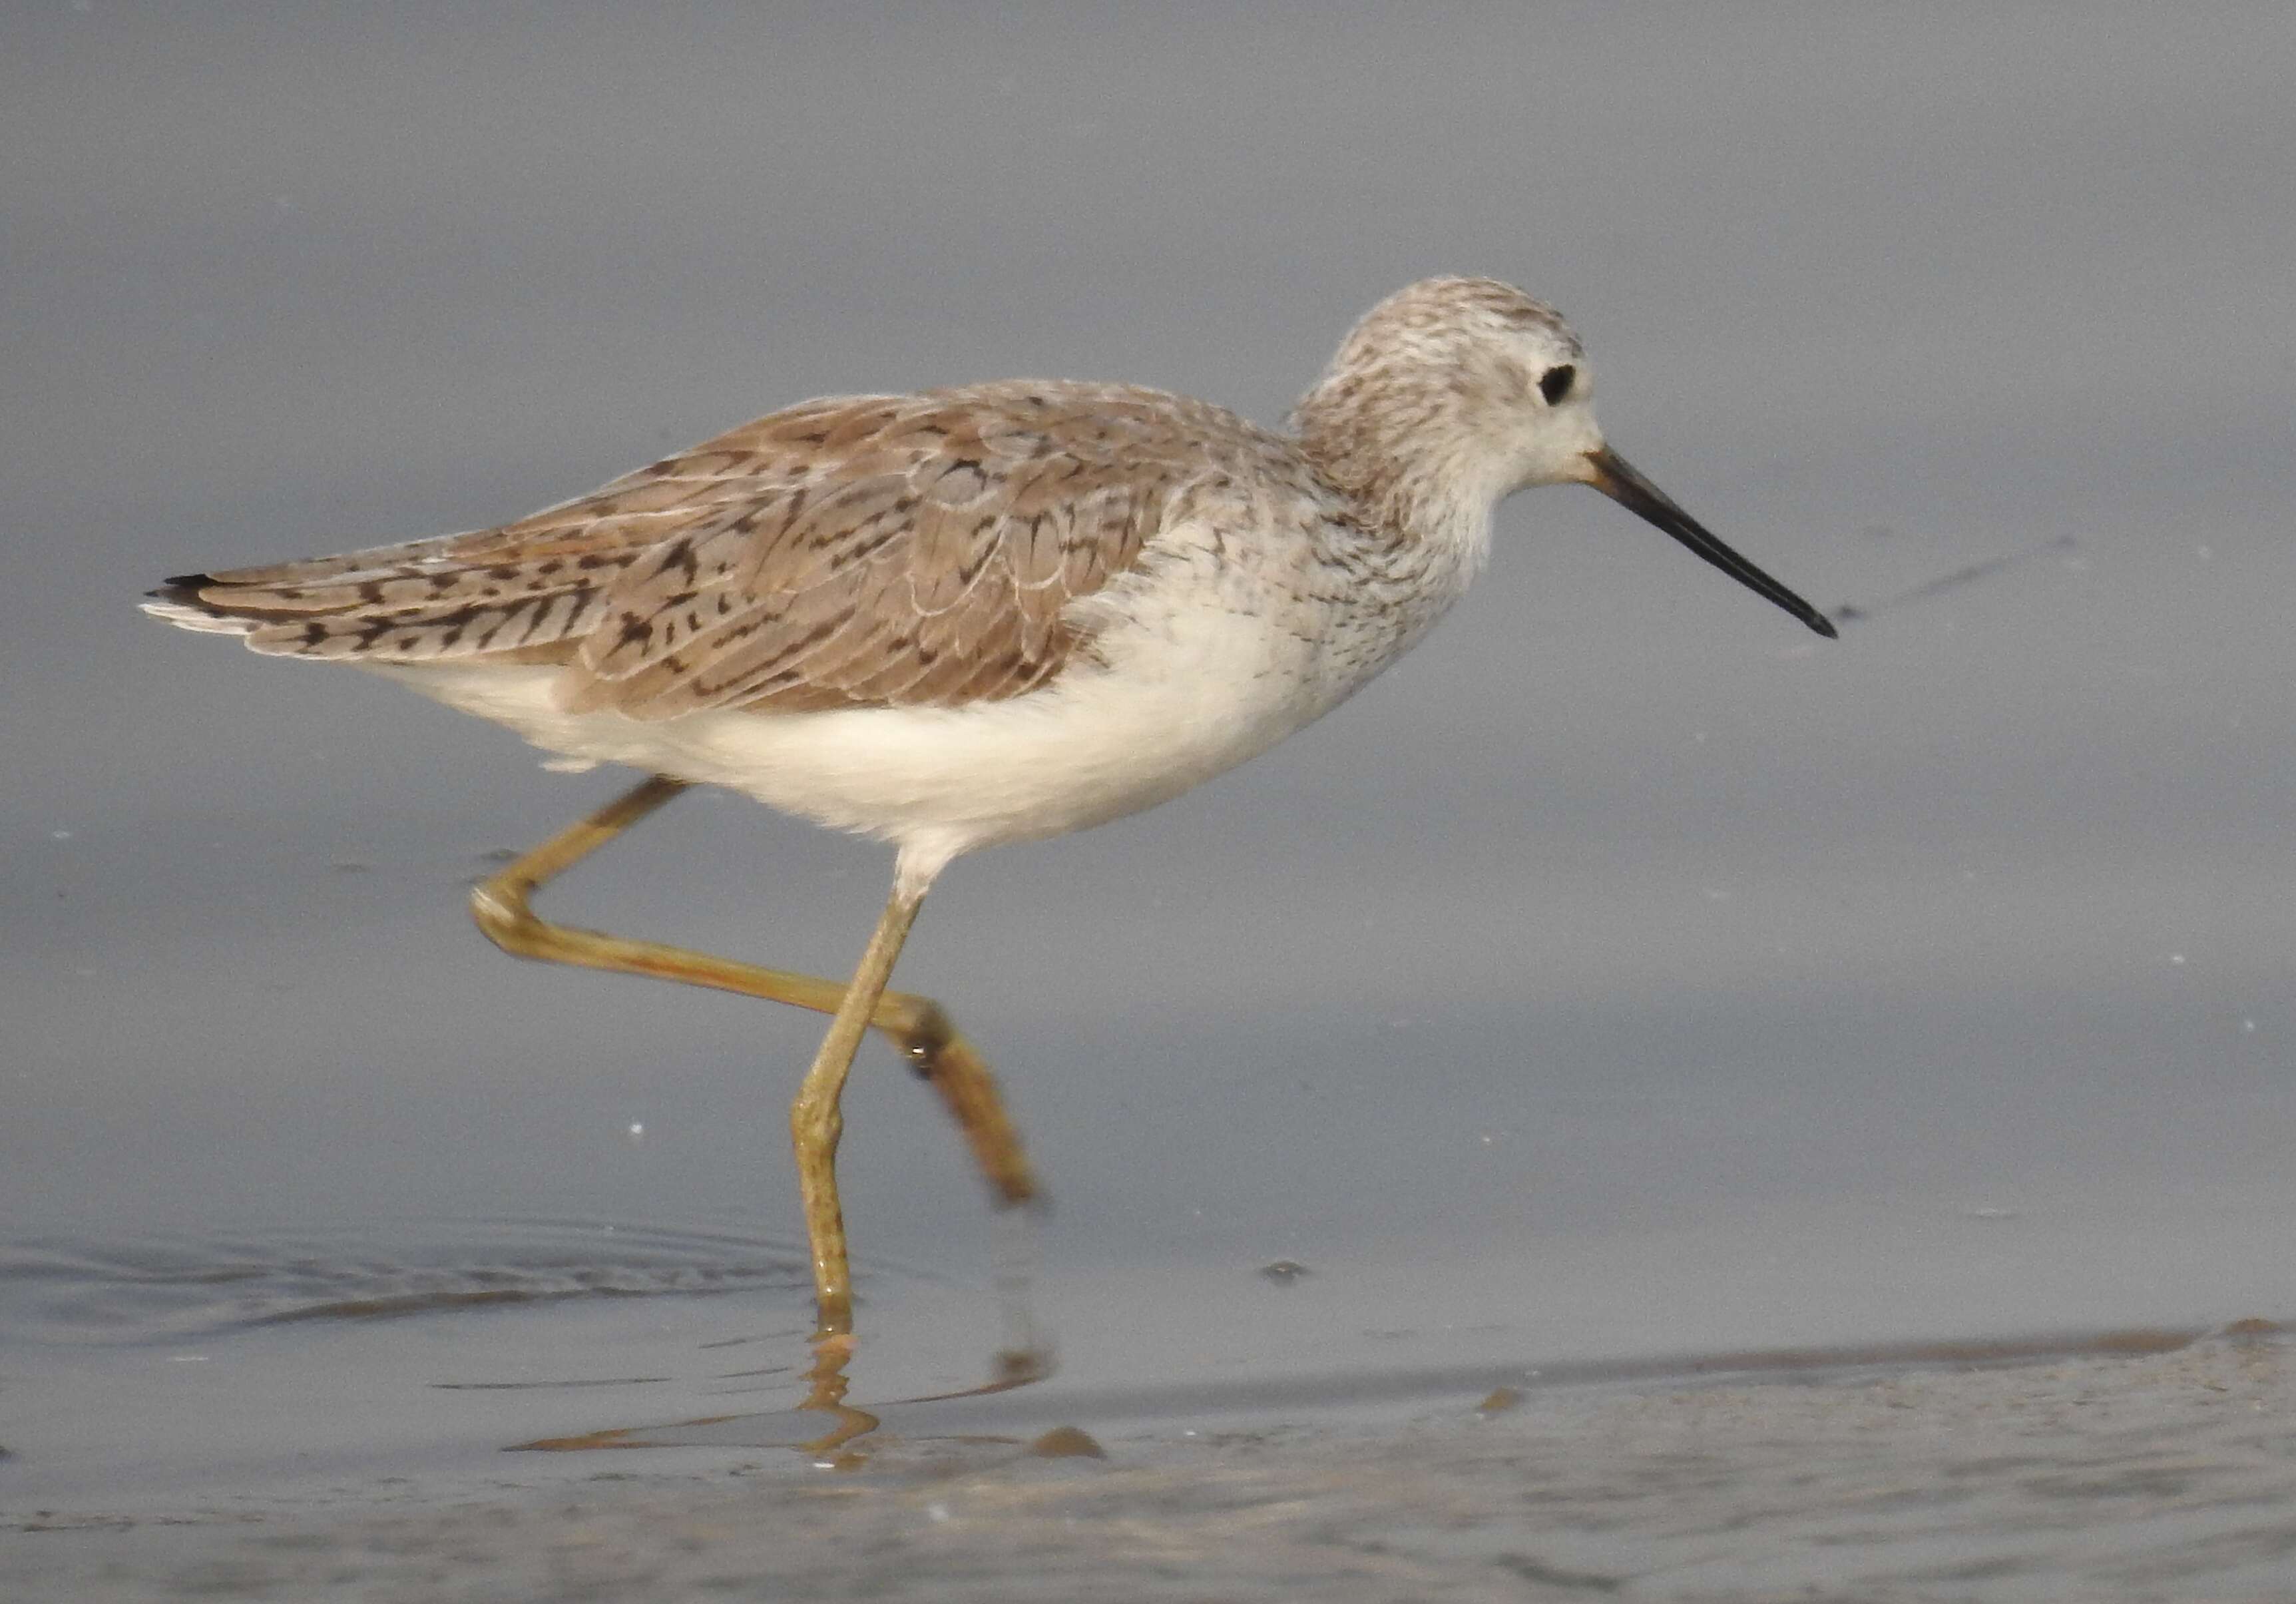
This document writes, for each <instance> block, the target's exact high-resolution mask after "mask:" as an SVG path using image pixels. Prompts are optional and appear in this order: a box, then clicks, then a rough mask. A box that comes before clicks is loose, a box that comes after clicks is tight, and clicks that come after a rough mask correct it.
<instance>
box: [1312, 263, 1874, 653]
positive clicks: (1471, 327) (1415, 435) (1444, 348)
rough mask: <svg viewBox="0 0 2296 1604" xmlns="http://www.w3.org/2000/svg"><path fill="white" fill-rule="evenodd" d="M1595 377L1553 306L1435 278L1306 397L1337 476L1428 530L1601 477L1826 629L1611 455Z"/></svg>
mask: <svg viewBox="0 0 2296 1604" xmlns="http://www.w3.org/2000/svg"><path fill="white" fill-rule="evenodd" d="M1594 393H1595V386H1594V378H1593V375H1592V374H1591V372H1590V371H1589V369H1588V367H1587V356H1586V351H1585V350H1584V348H1582V347H1581V346H1580V344H1579V336H1578V335H1576V334H1574V333H1571V332H1570V325H1568V324H1566V323H1564V322H1563V321H1562V317H1561V316H1560V315H1559V314H1557V313H1556V312H1555V311H1554V308H1551V307H1549V306H1546V305H1545V304H1544V303H1542V302H1540V301H1537V300H1532V299H1531V298H1530V297H1529V296H1528V295H1526V294H1524V293H1523V292H1521V291H1520V290H1518V289H1516V288H1514V287H1513V285H1511V284H1501V283H1499V282H1498V281H1497V279H1489V278H1429V279H1422V280H1421V281H1420V282H1419V283H1417V284H1411V285H1408V286H1406V287H1405V288H1404V289H1401V290H1398V291H1397V292H1395V293H1394V294H1392V295H1390V296H1389V297H1388V298H1387V299H1386V300H1382V301H1381V302H1380V303H1379V305H1377V306H1375V307H1374V308H1372V309H1371V310H1370V311H1369V312H1367V313H1365V315H1364V317H1363V318H1362V320H1361V321H1359V322H1358V323H1357V325H1356V326H1355V327H1354V328H1353V329H1352V330H1350V331H1349V333H1348V337H1347V339H1346V340H1345V341H1342V342H1341V346H1340V349H1339V351H1338V353H1337V354H1336V355H1335V356H1333V358H1332V362H1331V366H1329V367H1327V368H1326V369H1325V370H1324V375H1323V377H1322V378H1320V379H1318V380H1317V381H1316V385H1315V388H1314V389H1312V390H1310V391H1308V393H1307V395H1306V396H1305V397H1303V398H1302V399H1301V400H1300V406H1299V408H1298V410H1297V413H1296V421H1297V423H1298V424H1299V428H1300V440H1301V444H1302V446H1303V448H1305V449H1306V450H1307V452H1308V455H1309V457H1311V458H1312V459H1313V460H1314V461H1315V462H1316V466H1317V468H1318V469H1319V470H1321V471H1322V472H1323V473H1324V476H1325V477H1326V478H1327V479H1329V480H1330V481H1332V482H1333V485H1334V486H1336V487H1337V488H1339V489H1341V490H1343V491H1345V492H1346V493H1348V494H1349V495H1350V496H1351V497H1354V498H1357V499H1358V500H1359V501H1361V502H1363V503H1365V504H1366V506H1367V509H1368V510H1369V511H1371V512H1372V513H1373V514H1374V515H1375V516H1378V517H1380V518H1382V519H1385V520H1387V521H1389V522H1392V523H1394V524H1396V525H1397V526H1398V527H1400V528H1403V529H1405V530H1407V531H1412V532H1415V533H1421V534H1427V533H1433V532H1435V531H1440V530H1446V529H1460V528H1466V529H1474V530H1477V531H1480V530H1481V529H1483V528H1486V527H1488V521H1489V518H1490V514H1491V511H1492V509H1493V508H1495V507H1496V506H1497V505H1498V503H1499V502H1500V501H1502V500H1504V499H1505V498H1507V497H1508V496H1510V495H1512V494H1513V493H1514V492H1515V491H1517V490H1521V489H1529V488H1530V487H1531V486H1533V485H1542V484H1587V485H1592V486H1594V487H1595V489H1598V490H1600V491H1602V492H1603V494H1604V495H1605V496H1608V497H1610V498H1611V499H1612V500H1614V501H1617V502H1619V503H1620V505H1621V506H1626V507H1628V508H1629V509H1631V510H1632V511H1633V512H1635V513H1636V514H1639V515H1641V516H1642V517H1644V518H1645V519H1647V520H1649V521H1650V522H1652V523H1654V524H1656V525H1657V526H1658V527H1659V528H1661V529H1662V530H1664V531H1666V532H1667V533H1668V534H1669V535H1672V536H1673V537H1674V538H1675V539H1677V540H1679V541H1680V542H1682V544H1683V545H1684V546H1685V547H1689V548H1690V550H1691V551H1693V552H1694V553H1696V554H1697V555H1699V556H1700V557H1702V558H1703V559H1704V560H1705V561H1707V562H1709V563H1712V564H1714V566H1716V567H1717V568H1719V569H1721V570H1722V571H1723V572H1725V573H1727V574H1729V575H1730V576H1731V577H1732V578H1733V579H1735V580H1738V581H1739V582H1740V583H1741V584H1743V585H1745V586H1747V587H1748V588H1750V589H1751V590H1753V591H1754V592H1756V593H1757V594H1758V595H1760V596H1765V597H1767V599H1768V600H1770V601H1772V602H1775V604H1777V605H1779V606H1780V607H1783V608H1784V609H1785V610H1786V611H1787V612H1788V613H1792V614H1793V615H1794V616H1795V617H1796V618H1798V619H1800V620H1801V621H1802V622H1803V623H1805V624H1807V625H1808V626H1809V627H1810V628H1811V629H1815V630H1816V631H1817V632H1818V633H1819V634H1821V635H1825V636H1832V635H1833V632H1834V630H1833V625H1832V624H1831V623H1830V622H1828V621H1827V620H1826V619H1825V615H1824V614H1823V613H1819V612H1818V611H1817V610H1816V608H1815V607H1812V606H1811V605H1809V604H1808V602H1805V601H1803V600H1802V599H1801V598H1800V596H1796V595H1795V594H1794V593H1793V592H1792V591H1791V590H1788V589H1787V588H1785V587H1784V586H1783V585H1781V584H1779V583H1778V582H1777V581H1776V580H1774V579H1772V578H1770V576H1769V575H1767V574H1766V573H1764V572H1762V571H1761V570H1760V569H1759V568H1757V567H1755V566H1754V565H1753V564H1752V563H1749V562H1748V561H1746V559H1745V558H1743V557H1742V556H1740V555H1738V554H1737V553H1736V552H1734V551H1732V550H1731V549H1730V548H1729V547H1726V546H1725V545H1723V544H1722V542H1721V541H1719V540H1718V539H1715V538H1714V536H1713V535H1711V534H1710V533H1709V532H1708V531H1706V529H1705V528H1704V527H1703V526H1702V525H1701V524H1700V523H1699V522H1697V521H1696V520H1695V519H1693V518H1692V517H1691V516H1690V514H1687V513H1685V512H1684V511H1683V510H1682V508H1681V507H1679V506H1677V505H1675V503H1674V501H1673V500H1672V499H1671V498H1669V497H1668V496H1667V495H1666V494H1665V493H1664V492H1663V491H1661V489H1659V488H1658V487H1657V486H1656V485H1654V484H1652V482H1651V481H1649V480H1647V479H1645V478H1644V477H1643V475H1642V474H1641V473H1639V472H1637V471H1636V469H1635V468H1634V467H1633V466H1632V465H1630V464H1628V462H1627V460H1626V459H1625V458H1624V457H1620V455H1619V454H1618V453H1617V452H1615V451H1613V450H1611V447H1610V444H1609V442H1608V441H1606V440H1604V439H1603V429H1602V425H1601V424H1598V423H1596V422H1595V406H1594Z"/></svg>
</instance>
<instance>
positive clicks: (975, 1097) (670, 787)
mask: <svg viewBox="0 0 2296 1604" xmlns="http://www.w3.org/2000/svg"><path fill="white" fill-rule="evenodd" d="M684 790H685V781H683V780H675V779H670V778H668V777H665V776H661V775H656V776H655V777H652V779H649V780H647V781H645V782H644V784H642V785H640V786H636V787H635V789H633V790H631V791H629V792H627V793H626V794H623V795H621V796H619V797H617V798H616V799H615V800H614V801H612V802H608V803H607V804H606V805H605V806H604V807H603V808H601V809H599V810H597V811H596V812H594V813H593V814H591V815H590V816H589V817H588V818H585V819H584V820H582V821H581V822H580V823H579V824H577V825H575V826H574V827H572V828H570V829H568V830H565V831H562V832H561V833H560V834H559V835H553V837H551V838H550V839H549V840H548V841H545V842H544V843H542V844H541V845H540V846H538V847H537V848H535V849H534V850H533V851H530V852H529V853H527V854H526V855H525V856H524V857H522V858H520V859H518V860H516V861H514V862H512V863H510V864H508V865H505V866H504V868H503V869H502V871H501V872H500V873H498V874H496V875H493V876H489V877H488V878H487V879H486V880H483V881H481V882H480V884H478V885H477V886H476V887H475V888H474V889H473V890H472V891H471V912H472V913H473V914H474V915H475V916H476V917H477V919H478V922H479V928H480V930H482V931H484V932H485V933H486V934H487V936H488V940H490V941H492V942H494V943H495V945H496V946H497V947H500V948H501V949H503V950H504V951H505V952H511V953H515V954H516V955H517V956H519V957H521V958H543V959H548V960H549V961H551V962H553V963H561V964H574V965H578V966H580V967H585V968H591V969H607V970H612V971H615V972H617V973H619V974H624V975H652V976H654V977H655V978H656V979H659V980H674V981H678V982H681V983H684V984H686V985H692V986H709V987H711V988H714V989H715V990H717V991H736V992H739V993H741V994H742V996H745V997H760V998H764V999H767V1000H768V1001H772V1002H785V1003H790V1004H791V1005H793V1006H795V1007H798V1008H812V1009H814V1010H815V1011H816V1012H817V1013H823V1014H835V1013H837V1012H838V1011H839V1010H840V1007H841V1006H842V1005H843V1003H844V1002H845V999H846V996H847V993H848V991H849V988H848V987H847V986H845V985H843V984H841V983H839V982H836V981H833V980H823V979H820V978H818V977H817V976H815V975H799V974H794V973H791V971H788V970H784V969H767V968H763V967H759V966H758V965H755V964H745V963H741V962H737V961H736V960H734V959H733V958H717V957H714V956H713V955H711V954H709V953H707V952H695V951H693V950H690V949H688V948H684V947H670V946H665V945H663V944H661V943H660V942H639V941H632V940H629V939H628V938H627V937H624V936H615V935H607V934H603V933H602V932H599V931H595V930H584V929H580V928H578V927H577V926H574V925H553V924H551V923H549V922H548V921H547V920H545V919H542V918H540V917H537V916H536V914H535V912H534V909H533V907H532V905H531V901H530V899H531V897H532V895H533V893H534V892H536V891H537V890H538V889H540V888H541V887H542V886H544V885H545V884H549V882H550V881H552V880H553V879H555V878H556V877H557V876H559V875H562V874H563V873H564V872H565V871H566V870H567V869H569V868H572V867H573V866H574V865H575V864H577V863H578V862H580V861H581V860H583V859H585V858H586V857H588V856H589V855H590V854H591V853H592V852H594V851H597V849H598V848H600V847H601V846H603V845H604V844H605V843H607V842H609V841H611V840H612V839H613V838H614V837H615V836H617V835H620V834H621V833H622V832H623V831H624V830H627V829H628V828H629V827H631V826H632V825H634V824H635V823H637V822H638V820H640V819H642V818H645V817H646V816H647V815H648V814H651V813H652V812H654V811H655V810H658V809H660V807H661V806H662V805H663V804H664V803H666V802H669V801H670V800H671V799H672V798H673V797H676V795H678V794H680V793H681V792H683V791H684ZM866 1023H867V1024H870V1025H873V1026H875V1027H876V1029H877V1030H879V1031H880V1032H883V1034H884V1036H885V1037H886V1039H887V1040H888V1041H890V1042H892V1044H893V1046H894V1048H895V1049H897V1050H898V1052H899V1053H900V1054H901V1056H902V1057H905V1058H906V1059H907V1060H908V1062H909V1063H910V1065H912V1066H913V1067H914V1068H915V1070H916V1072H917V1073H918V1074H919V1075H921V1076H922V1077H923V1078H924V1079H925V1080H926V1081H928V1082H931V1085H932V1088H933V1090H936V1091H938V1092H939V1094H940V1098H941V1101H942V1102H943V1103H944V1104H945V1105H946V1106H947V1108H948V1111H949V1113H950V1114H951V1115H953V1116H955V1120H956V1122H957V1124H958V1126H959V1127H960V1128H961V1129H962V1130H963V1131H964V1138H965V1142H966V1145H967V1146H968V1147H971V1148H972V1156H973V1159H974V1161H975V1162H976V1163H977V1164H979V1165H980V1172H981V1175H982V1177H983V1178H984V1179H985V1180H987V1181H988V1186H989V1190H990V1191H991V1192H992V1193H993V1194H994V1195H995V1197H996V1200H997V1201H998V1202H999V1203H1000V1204H1006V1205H1010V1204H1016V1203H1027V1202H1029V1201H1031V1200H1033V1199H1034V1198H1035V1197H1037V1181H1036V1176H1035V1174H1034V1173H1033V1172H1031V1171H1030V1169H1029V1161H1028V1158H1027V1156H1026V1155H1025V1154H1024V1153H1023V1152H1022V1151H1021V1139H1020V1137H1019V1136H1018V1135H1017V1134H1016V1133H1015V1132H1014V1131H1013V1123H1012V1121H1011V1120H1010V1119H1009V1118H1008V1117H1007V1116H1006V1115H1005V1105H1004V1101H1003V1099H1002V1098H1000V1097H999V1096H998V1095H997V1090H996V1080H995V1078H994V1077H993V1076H991V1075H990V1074H989V1073H988V1065H985V1064H984V1063H982V1062H981V1059H980V1055H979V1054H978V1053H976V1052H975V1051H973V1049H972V1043H971V1042H969V1041H966V1040H965V1039H964V1037H963V1036H962V1035H960V1034H958V1033H957V1032H956V1030H955V1027H954V1026H953V1025H951V1024H950V1023H949V1020H948V1016H947V1014H946V1013H944V1012H943V1011H942V1009H941V1007H940V1005H939V1003H936V1002H934V1001H932V1000H931V999H930V998H924V997H914V996H911V995H909V994H907V993H906V992H901V991H886V992H885V993H884V994H883V995H882V996H881V997H879V998H877V999H875V1000H874V1002H873V1005H872V1008H871V1010H870V1012H869V1015H868V1017H867V1020H866Z"/></svg>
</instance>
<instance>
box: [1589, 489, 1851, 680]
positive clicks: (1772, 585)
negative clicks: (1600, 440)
mask: <svg viewBox="0 0 2296 1604" xmlns="http://www.w3.org/2000/svg"><path fill="white" fill-rule="evenodd" d="M1587 463H1588V464H1589V465H1591V466H1592V467H1593V468H1594V470H1595V478H1594V481H1593V482H1594V486H1595V489H1598V490H1600V491H1602V492H1603V495H1605V496H1608V497H1609V498H1611V500H1613V501H1615V502H1617V503H1618V504H1619V505H1620V506H1623V507H1626V508H1628V510H1629V511H1632V512H1635V513H1637V514H1641V515H1642V516H1643V517H1644V518H1647V519H1649V520H1650V522H1652V523H1655V524H1657V525H1658V526H1659V528H1661V529H1662V530H1664V531H1666V532H1667V533H1668V534H1669V535H1672V536H1673V537H1674V538H1675V539H1677V540H1679V541H1681V542H1682V543H1683V544H1684V545H1685V546H1687V547H1690V549H1691V550H1692V551H1693V552H1696V553H1697V554H1698V555H1700V556H1702V557H1703V558H1705V559H1706V560H1707V561H1708V562H1710V563H1713V564H1714V566H1715V567H1717V568H1718V569H1720V570H1721V571H1722V572H1724V573H1726V574H1728V575H1729V576H1730V577H1731V578H1732V579H1734V580H1737V581H1738V583H1740V584H1741V585H1743V586H1744V587H1745V588H1747V589H1749V590H1751V591H1752V592H1753V593H1754V594H1755V595H1756V596H1767V597H1768V598H1769V599H1770V600H1771V601H1774V602H1775V603H1776V604H1777V605H1779V606H1781V607H1784V609H1785V610H1786V611H1787V612H1789V613H1792V614H1793V615H1794V616H1795V617H1796V618H1798V619H1800V620H1801V621H1802V622H1804V623H1806V624H1808V626H1809V627H1810V628H1811V629H1815V630H1816V631H1817V632H1818V633H1819V634H1820V635H1823V636H1825V637H1826V639H1828V640H1833V639H1834V638H1836V637H1835V634H1834V629H1833V623H1832V622H1831V621H1828V620H1827V618H1826V616H1825V613H1820V612H1819V611H1818V610H1817V609H1816V608H1815V607H1813V606H1811V605H1809V604H1808V602H1806V601H1804V600H1802V599H1801V597H1800V596H1796V595H1795V594H1794V593H1793V592H1792V591H1791V590H1789V589H1787V588H1785V587H1784V585H1781V584H1779V583H1778V582H1777V581H1776V580H1774V579H1772V578H1771V577H1770V576H1769V575H1768V574H1766V573H1764V572H1762V571H1761V570H1760V569H1759V568H1757V567H1755V566H1754V565H1753V564H1752V563H1749V562H1748V561H1746V559H1745V558H1743V557H1742V556H1740V555H1738V554H1737V553H1736V552H1734V551H1732V550H1731V549H1730V548H1729V547H1726V546H1725V545H1723V544H1722V542H1721V541H1719V540H1717V539H1715V538H1714V537H1713V536H1712V535H1710V534H1708V533H1707V532H1706V529H1705V526H1704V525H1702V524H1701V523H1700V522H1698V520H1697V519H1695V518H1693V517H1692V516H1691V515H1690V514H1688V513H1685V512H1684V511H1683V510H1682V509H1681V508H1680V507H1678V506H1675V505H1674V501H1673V498H1670V497H1669V496H1668V495H1667V493H1666V492H1665V491H1664V490H1661V489H1659V488H1658V486H1656V485H1654V484H1652V482H1651V481H1649V480H1647V479H1644V477H1643V476H1642V475H1641V474H1640V473H1637V472H1636V470H1635V466H1634V465H1633V464H1632V463H1630V462H1628V460H1627V459H1626V458H1625V457H1621V456H1620V455H1619V454H1618V453H1617V452H1615V451H1613V450H1611V448H1610V447H1608V446H1604V447H1603V448H1602V449H1601V450H1599V451H1589V452H1587Z"/></svg>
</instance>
